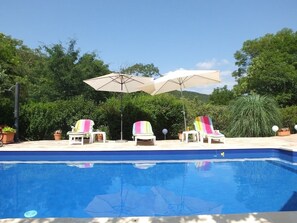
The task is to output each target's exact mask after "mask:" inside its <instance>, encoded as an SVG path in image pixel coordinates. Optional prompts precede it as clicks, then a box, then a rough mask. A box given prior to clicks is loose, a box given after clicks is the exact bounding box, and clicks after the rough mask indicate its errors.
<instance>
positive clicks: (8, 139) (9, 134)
mask: <svg viewBox="0 0 297 223" xmlns="http://www.w3.org/2000/svg"><path fill="white" fill-rule="evenodd" d="M15 133H16V130H15V129H14V128H12V127H9V126H5V127H3V128H2V135H3V138H2V142H3V143H4V144H8V143H12V142H14V135H15Z"/></svg>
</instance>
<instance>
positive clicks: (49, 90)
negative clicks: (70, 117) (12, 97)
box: [31, 40, 109, 102]
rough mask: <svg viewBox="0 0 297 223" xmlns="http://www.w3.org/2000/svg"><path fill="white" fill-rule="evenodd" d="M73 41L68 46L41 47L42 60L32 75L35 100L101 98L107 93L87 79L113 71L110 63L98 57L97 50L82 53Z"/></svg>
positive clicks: (98, 99)
mask: <svg viewBox="0 0 297 223" xmlns="http://www.w3.org/2000/svg"><path fill="white" fill-rule="evenodd" d="M75 44H76V42H75V41H74V40H71V41H70V42H69V44H68V47H67V48H65V47H64V46H63V45H62V44H54V45H53V46H43V47H42V48H40V51H39V53H40V60H39V61H38V65H37V66H36V69H35V72H34V75H33V76H32V89H33V90H32V91H31V92H32V94H31V97H32V98H33V99H34V101H40V100H41V101H55V100H62V99H71V98H73V97H76V96H85V97H86V98H88V99H92V100H95V101H98V102H99V101H100V100H103V99H104V98H105V95H106V93H103V92H96V91H95V90H94V89H92V88H90V87H89V86H88V85H87V84H85V83H84V82H83V80H85V79H89V78H92V77H96V76H101V75H104V74H107V73H109V69H108V65H106V64H104V63H103V61H101V60H99V59H97V58H96V54H95V53H87V54H84V55H83V56H80V55H79V53H80V51H79V50H78V49H75Z"/></svg>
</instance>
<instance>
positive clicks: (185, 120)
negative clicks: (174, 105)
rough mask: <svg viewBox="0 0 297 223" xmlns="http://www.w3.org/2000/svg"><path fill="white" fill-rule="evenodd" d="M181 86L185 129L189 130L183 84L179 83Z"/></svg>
mask: <svg viewBox="0 0 297 223" xmlns="http://www.w3.org/2000/svg"><path fill="white" fill-rule="evenodd" d="M179 86H180V95H181V99H182V102H183V110H182V113H183V116H184V124H185V131H187V119H186V110H185V102H184V97H183V89H182V84H179Z"/></svg>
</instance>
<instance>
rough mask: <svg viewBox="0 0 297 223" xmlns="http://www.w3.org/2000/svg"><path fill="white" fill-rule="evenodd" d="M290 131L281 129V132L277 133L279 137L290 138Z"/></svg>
mask: <svg viewBox="0 0 297 223" xmlns="http://www.w3.org/2000/svg"><path fill="white" fill-rule="evenodd" d="M290 134H291V133H290V130H289V129H287V128H286V129H280V131H278V132H277V135H278V136H288V135H290Z"/></svg>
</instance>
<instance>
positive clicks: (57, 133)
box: [54, 129, 62, 140]
mask: <svg viewBox="0 0 297 223" xmlns="http://www.w3.org/2000/svg"><path fill="white" fill-rule="evenodd" d="M54 138H55V140H61V139H62V130H61V129H58V130H56V131H55V132H54Z"/></svg>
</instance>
